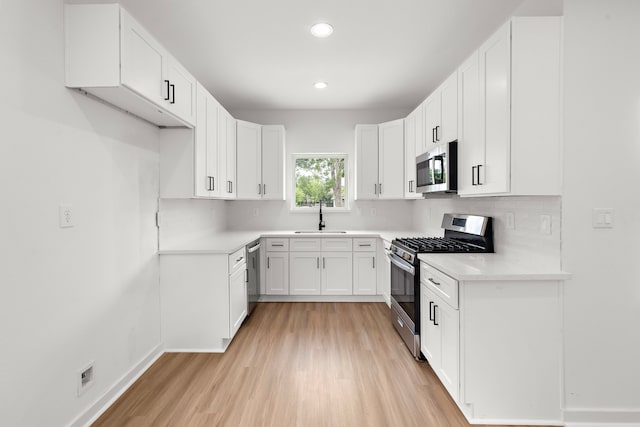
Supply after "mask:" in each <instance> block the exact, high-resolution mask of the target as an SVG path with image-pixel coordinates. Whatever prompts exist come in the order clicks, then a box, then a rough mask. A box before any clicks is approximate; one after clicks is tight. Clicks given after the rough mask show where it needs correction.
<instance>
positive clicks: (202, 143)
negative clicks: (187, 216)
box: [161, 84, 211, 197]
mask: <svg viewBox="0 0 640 427" xmlns="http://www.w3.org/2000/svg"><path fill="white" fill-rule="evenodd" d="M208 96H209V92H207V90H206V89H205V88H204V87H203V86H201V85H200V84H198V85H197V91H196V127H195V129H194V142H193V143H194V151H195V152H194V162H195V163H194V187H195V195H196V197H208V196H209V194H208V192H209V185H210V182H211V180H210V179H209V176H208V175H207V172H208V171H207V97H208ZM161 158H162V155H161ZM161 172H162V170H161Z"/></svg>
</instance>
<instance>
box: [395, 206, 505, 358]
mask: <svg viewBox="0 0 640 427" xmlns="http://www.w3.org/2000/svg"><path fill="white" fill-rule="evenodd" d="M442 228H443V229H444V237H415V238H407V237H405V238H397V239H394V240H393V241H392V242H391V247H390V248H389V254H388V256H389V258H390V260H391V321H392V322H393V326H394V327H395V328H396V330H397V331H398V333H399V334H400V336H401V337H402V339H403V340H404V342H405V343H406V344H407V347H409V350H410V351H411V354H413V357H415V358H416V359H420V358H421V355H420V261H419V260H418V254H420V253H442V254H445V253H471V252H493V230H492V226H491V218H490V217H485V216H478V215H466V214H449V213H447V214H444V217H443V218H442Z"/></svg>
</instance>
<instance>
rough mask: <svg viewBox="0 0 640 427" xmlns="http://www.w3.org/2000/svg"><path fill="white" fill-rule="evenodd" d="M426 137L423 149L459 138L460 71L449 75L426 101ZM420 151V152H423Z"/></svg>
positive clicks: (423, 150)
mask: <svg viewBox="0 0 640 427" xmlns="http://www.w3.org/2000/svg"><path fill="white" fill-rule="evenodd" d="M424 121H425V139H424V145H423V147H422V148H423V149H422V151H421V153H422V152H425V151H428V150H429V149H430V148H431V146H433V145H434V144H439V143H445V142H451V141H455V140H456V139H458V73H457V72H454V73H453V74H452V75H451V76H449V77H448V78H447V79H446V80H445V81H444V82H443V83H442V84H441V85H440V86H439V87H438V88H437V89H436V90H435V91H434V92H433V93H432V94H431V95H429V97H428V98H427V99H426V100H425V101H424ZM421 153H420V154H421Z"/></svg>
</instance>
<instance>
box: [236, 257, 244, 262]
mask: <svg viewBox="0 0 640 427" xmlns="http://www.w3.org/2000/svg"><path fill="white" fill-rule="evenodd" d="M243 259H244V257H243V256H241V257H240V258H238V259H237V260H236V262H240V261H242V260H243Z"/></svg>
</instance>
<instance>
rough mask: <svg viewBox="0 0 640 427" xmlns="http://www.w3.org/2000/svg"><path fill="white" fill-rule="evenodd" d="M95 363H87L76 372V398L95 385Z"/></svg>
mask: <svg viewBox="0 0 640 427" xmlns="http://www.w3.org/2000/svg"><path fill="white" fill-rule="evenodd" d="M94 363H95V361H93V362H91V363H89V364H88V365H87V366H85V367H84V368H82V369H80V370H79V371H78V396H80V395H82V394H83V393H84V392H85V391H87V390H89V389H90V388H91V387H92V386H93V384H94V383H95V375H94V369H93V365H94Z"/></svg>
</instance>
